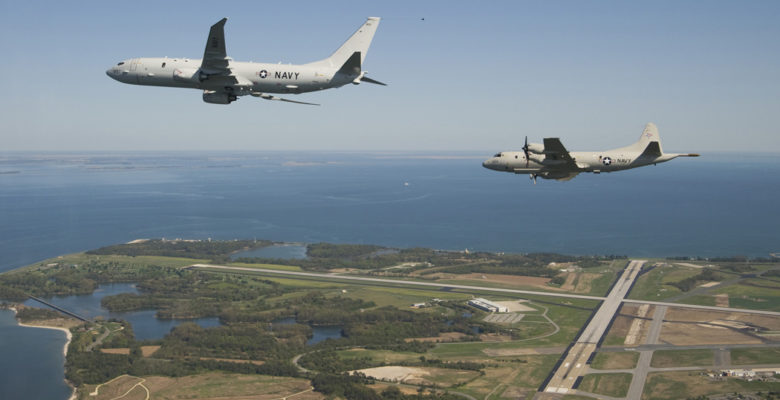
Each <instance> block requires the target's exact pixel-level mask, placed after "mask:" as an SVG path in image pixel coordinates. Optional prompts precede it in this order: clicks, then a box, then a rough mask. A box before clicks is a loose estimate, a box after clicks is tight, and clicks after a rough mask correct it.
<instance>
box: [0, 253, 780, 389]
mask: <svg viewBox="0 0 780 400" xmlns="http://www.w3.org/2000/svg"><path fill="white" fill-rule="evenodd" d="M279 245H282V244H281V243H274V242H271V241H266V240H234V241H211V240H164V239H152V240H136V241H133V242H131V243H128V244H121V245H115V246H108V247H104V248H100V249H96V250H92V251H87V252H84V253H78V254H71V255H65V256H61V257H57V258H54V259H49V260H45V261H42V262H40V263H36V264H35V265H30V266H28V267H24V268H21V269H19V270H15V271H10V272H7V273H3V274H0V301H4V302H5V303H4V305H5V307H11V308H14V309H15V310H16V311H17V318H18V319H19V320H20V321H21V322H23V323H25V324H31V325H37V326H48V327H57V328H60V329H64V330H65V331H66V332H68V334H69V335H72V337H70V338H69V342H68V344H67V353H66V354H67V355H66V365H65V370H66V378H67V380H68V382H69V383H70V384H71V385H73V387H74V388H75V393H74V396H75V398H78V399H96V400H101V399H111V398H116V397H118V396H121V395H122V394H127V396H126V397H125V398H139V399H143V398H147V397H148V396H151V398H162V399H178V398H190V399H198V398H211V397H220V398H225V399H229V398H242V397H245V396H261V397H263V398H268V399H272V398H282V397H284V398H295V399H315V398H317V399H319V398H325V397H328V398H346V399H412V398H414V399H422V398H426V399H434V398H436V399H439V398H442V399H450V398H451V399H455V398H457V399H462V398H464V397H465V398H468V399H477V398H479V399H482V398H487V397H491V396H497V397H509V398H532V397H534V396H535V395H536V394H537V393H538V392H542V393H544V390H545V388H546V387H548V386H549V382H550V380H551V379H552V380H554V379H555V378H554V371H556V370H557V369H559V367H560V364H561V363H560V361H561V359H562V357H564V356H566V355H567V353H568V352H569V348H570V347H571V345H572V344H573V343H575V342H576V341H577V339H578V337H580V334H581V331H582V329H583V328H584V327H585V326H586V325H588V323H589V321H590V319H591V317H592V315H593V314H594V313H596V312H597V310H599V309H600V308H601V305H602V303H603V302H604V300H605V299H606V298H607V297H608V295H610V294H611V293H613V287H615V285H616V284H617V283H618V281H619V280H620V279H619V278H621V277H622V274H623V273H624V271H627V270H628V269H629V261H630V260H628V259H627V258H626V257H624V256H585V257H581V256H567V255H559V254H547V253H538V254H534V253H529V254H503V253H488V252H474V251H468V250H463V251H445V250H435V249H424V248H410V249H394V248H387V247H382V246H374V245H349V244H341V245H337V244H328V243H316V244H308V245H301V244H299V246H305V250H306V257H305V258H258V257H250V256H242V254H253V253H252V252H251V251H252V250H257V249H262V248H270V247H273V246H279ZM637 271H639V273H638V274H636V276H635V277H632V279H635V281H633V283H632V286H631V287H630V288H629V289H630V291H628V292H627V295H626V298H625V300H624V301H623V302H622V305H621V306H620V308H619V309H618V310H617V311H616V312H615V314H614V316H612V320H611V322H610V323H609V327H608V329H606V331H605V334H604V336H603V337H602V338H601V339H600V343H598V344H597V346H596V347H597V348H598V350H596V351H594V353H593V355H594V356H595V357H591V358H592V359H591V360H589V361H588V364H589V368H590V370H589V371H586V372H585V373H584V374H583V375H582V378H581V379H580V380H579V382H578V383H577V387H573V388H571V389H570V390H571V392H570V394H577V396H582V397H585V398H587V397H588V394H590V395H591V396H597V395H606V396H612V397H625V396H627V395H628V392H629V388H630V387H631V386H632V374H631V373H625V371H626V370H632V369H634V368H637V364H638V363H639V364H641V363H642V362H643V360H644V358H643V357H645V356H644V355H643V354H644V353H642V352H643V351H645V350H641V349H639V350H636V347H637V346H641V345H642V344H644V343H647V340H648V337H650V336H652V335H653V332H652V331H653V329H651V326H652V325H653V323H654V322H653V319H654V315H656V314H658V315H660V316H661V317H660V318H662V319H661V320H663V321H664V325H663V329H662V330H659V332H655V334H656V335H660V339H662V341H660V342H659V343H665V344H664V345H663V346H658V349H657V350H652V351H650V353H649V356H651V358H652V364H650V365H651V367H652V370H651V371H649V372H647V371H646V372H645V373H646V374H647V376H646V378H647V380H646V383H644V384H643V387H640V390H643V391H644V393H646V394H647V395H648V396H650V397H655V398H663V397H665V396H667V395H669V393H668V392H666V391H667V390H669V386H668V382H679V383H680V384H681V385H682V387H685V388H686V389H685V393H677V394H674V395H673V396H678V397H679V396H684V397H697V396H707V395H711V394H719V393H733V392H738V393H757V392H763V393H768V392H770V391H772V390H776V388H777V387H778V386H777V385H778V384H779V383H778V380H777V379H776V375H775V373H774V372H772V371H774V370H772V368H774V367H777V369H778V370H780V339H778V336H777V335H775V334H774V332H778V331H780V317H778V315H780V313H779V312H780V264H779V263H778V260H777V259H760V260H744V259H720V260H702V259H690V258H686V259H684V260H683V259H652V260H642V263H641V264H637ZM118 283H132V284H134V287H135V288H136V291H134V292H132V293H118V294H114V295H109V296H106V297H103V298H102V301H101V304H102V306H103V307H104V308H105V309H107V310H109V311H112V312H132V311H139V310H154V315H155V318H157V319H160V320H192V321H197V320H198V319H200V318H216V319H218V326H211V327H203V326H201V325H199V324H197V323H195V322H184V323H181V324H179V325H177V326H176V327H174V328H173V329H172V330H171V331H170V332H169V333H168V334H167V335H165V336H164V337H162V338H160V339H146V340H140V339H137V338H136V335H135V334H134V332H133V326H132V324H130V323H129V322H127V321H124V320H116V319H110V318H109V319H106V318H96V319H87V318H85V319H86V321H79V320H77V319H74V318H70V317H66V316H65V315H63V314H62V313H61V312H59V311H54V310H51V309H48V308H47V307H46V306H45V305H43V304H41V308H35V307H29V303H28V306H21V305H20V303H21V302H24V301H27V299H29V298H30V297H31V296H32V297H35V298H39V299H49V298H52V297H53V296H74V295H89V294H92V293H93V292H94V291H95V290H97V289H99V288H100V287H101V286H102V285H109V284H118ZM643 302H655V303H658V304H650V303H645V304H643ZM660 304H663V305H660ZM687 307H704V308H700V309H697V310H698V311H694V310H691V309H689V308H687ZM661 310H663V313H661ZM65 311H67V310H65ZM655 318H659V317H655ZM658 323H659V324H660V320H659V322H658ZM659 326H660V325H659ZM323 327H328V328H330V330H331V331H334V330H335V332H337V334H335V335H332V336H330V337H328V338H327V339H322V340H318V341H314V340H312V339H313V338H314V337H315V336H316V335H317V332H319V330H320V329H321V328H323ZM702 338H711V339H706V340H703V339H702ZM656 339H659V337H658V336H657V337H656ZM705 342H706V343H705ZM694 343H704V344H711V345H712V348H711V349H710V348H705V349H698V350H696V351H695V352H693V353H691V354H690V357H688V358H686V359H685V361H683V363H684V364H685V366H690V368H689V369H687V370H685V371H686V372H685V373H679V372H678V373H674V374H672V373H670V372H666V370H665V368H669V367H671V366H674V365H677V363H678V362H679V361H676V360H667V358H665V354H664V351H675V352H676V353H675V354H687V353H685V352H686V351H693V350H683V349H688V347H686V346H690V345H691V344H694ZM632 347H633V348H634V350H631V348H632ZM675 349H676V350H675ZM723 349H725V350H723ZM724 351H726V352H728V353H729V357H730V360H729V362H728V363H725V362H720V361H722V360H724V358H723V354H722V353H723V352H724ZM640 355H642V357H640ZM719 360H720V361H719ZM647 362H648V363H650V359H649V358H648V359H647ZM773 366H774V367H773ZM764 367H765V368H768V370H767V372H766V373H763V372H762V373H760V374H759V375H760V379H758V378H756V379H751V380H747V379H743V378H740V377H725V378H724V377H723V372H722V371H724V370H733V371H739V370H740V369H742V370H746V369H750V370H751V371H754V372H755V371H759V370H760V369H761V368H764ZM736 374H737V375H738V373H736ZM754 376H755V374H754ZM634 386H635V385H634ZM640 393H641V391H640ZM578 398H579V397H578Z"/></svg>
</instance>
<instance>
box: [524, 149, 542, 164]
mask: <svg viewBox="0 0 780 400" xmlns="http://www.w3.org/2000/svg"><path fill="white" fill-rule="evenodd" d="M528 151H531V149H528ZM544 157H545V156H544V154H536V153H532V154H529V155H528V159H529V160H531V161H534V162H537V163H540V164H541V163H542V162H543V161H544Z"/></svg>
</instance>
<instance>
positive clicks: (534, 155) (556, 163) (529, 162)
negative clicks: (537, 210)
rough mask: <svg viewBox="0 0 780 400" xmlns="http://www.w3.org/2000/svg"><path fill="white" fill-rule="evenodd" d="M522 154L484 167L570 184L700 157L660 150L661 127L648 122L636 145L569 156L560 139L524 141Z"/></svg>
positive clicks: (513, 153)
mask: <svg viewBox="0 0 780 400" xmlns="http://www.w3.org/2000/svg"><path fill="white" fill-rule="evenodd" d="M522 150H523V151H505V152H501V153H498V154H496V155H494V156H493V158H490V159H488V160H485V162H483V163H482V166H483V167H485V168H489V169H492V170H495V171H503V172H513V173H515V174H529V175H530V176H531V180H533V181H534V184H536V178H537V177H542V178H544V179H556V180H559V181H568V180H570V179H572V178H574V177H575V176H577V174H579V173H580V172H592V173H594V174H598V173H601V172H614V171H622V170H624V169H631V168H636V167H643V166H645V165H651V164H652V165H655V164H658V163H662V162H665V161H669V160H672V159H675V158H677V157H698V156H699V155H698V154H673V153H664V152H663V150H661V138H660V137H659V136H658V128H657V127H656V126H655V124H653V123H649V124H647V125H646V126H645V129H644V131H642V136H640V137H639V141H637V142H636V143H634V144H632V145H629V146H626V147H621V148H618V149H613V150H606V151H587V152H586V151H575V152H571V153H569V152H568V151H567V150H566V148H565V147H563V144H562V143H561V141H560V139H558V138H545V139H544V144H541V143H530V144H529V143H528V137H527V136H526V138H525V145H524V146H523V147H522Z"/></svg>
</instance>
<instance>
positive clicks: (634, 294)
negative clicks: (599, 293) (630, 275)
mask: <svg viewBox="0 0 780 400" xmlns="http://www.w3.org/2000/svg"><path fill="white" fill-rule="evenodd" d="M700 272H701V270H699V269H696V268H690V267H680V266H676V265H675V266H659V267H655V268H653V269H652V270H651V271H650V272H647V273H644V274H642V275H641V276H639V278H638V279H637V280H636V283H635V284H634V287H633V288H632V289H631V292H630V293H629V295H628V298H630V299H635V300H652V301H663V300H664V299H668V298H670V297H674V296H676V295H678V294H680V293H682V291H681V290H680V289H678V288H676V287H674V286H671V285H669V283H673V282H679V281H682V280H683V279H685V278H689V277H692V276H695V275H698V274H699V273H700Z"/></svg>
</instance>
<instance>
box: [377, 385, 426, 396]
mask: <svg viewBox="0 0 780 400" xmlns="http://www.w3.org/2000/svg"><path fill="white" fill-rule="evenodd" d="M366 386H368V387H370V388H371V389H374V390H375V391H376V392H377V393H382V391H383V390H385V389H387V388H389V387H390V386H395V387H397V388H398V389H399V390H401V393H403V394H405V395H417V389H416V388H414V387H411V386H400V385H391V384H387V383H375V384H373V385H366Z"/></svg>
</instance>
